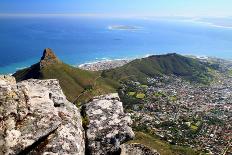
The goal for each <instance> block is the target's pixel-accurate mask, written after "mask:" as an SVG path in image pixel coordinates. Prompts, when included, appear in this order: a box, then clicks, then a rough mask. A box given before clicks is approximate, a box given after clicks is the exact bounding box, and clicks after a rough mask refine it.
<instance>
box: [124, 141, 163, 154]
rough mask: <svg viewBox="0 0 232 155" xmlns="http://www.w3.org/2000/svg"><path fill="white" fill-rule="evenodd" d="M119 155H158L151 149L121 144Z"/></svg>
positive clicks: (143, 146)
mask: <svg viewBox="0 0 232 155" xmlns="http://www.w3.org/2000/svg"><path fill="white" fill-rule="evenodd" d="M121 155H160V154H159V153H158V152H157V151H156V150H152V149H151V148H149V147H147V146H145V145H142V144H138V143H132V144H123V145H121Z"/></svg>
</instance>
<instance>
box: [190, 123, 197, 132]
mask: <svg viewBox="0 0 232 155" xmlns="http://www.w3.org/2000/svg"><path fill="white" fill-rule="evenodd" d="M190 128H191V129H192V130H193V131H197V129H198V127H197V126H196V125H194V124H191V126H190Z"/></svg>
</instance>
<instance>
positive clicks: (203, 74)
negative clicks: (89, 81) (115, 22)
mask: <svg viewBox="0 0 232 155" xmlns="http://www.w3.org/2000/svg"><path fill="white" fill-rule="evenodd" d="M209 68H212V67H211V66H210V65H208V64H207V63H204V62H201V61H198V60H197V59H193V58H188V57H184V56H181V55H179V54H175V53H172V54H166V55H154V56H150V57H147V58H142V59H136V60H134V61H132V62H130V63H128V64H126V65H124V66H122V67H119V68H115V69H111V70H107V71H104V72H103V73H102V76H103V77H107V78H110V79H115V80H125V79H131V80H135V81H139V82H142V83H146V78H147V77H154V76H161V75H171V74H172V75H176V76H180V77H183V78H184V79H186V80H189V81H191V82H199V83H203V84H208V83H209V82H210V80H211V78H212V76H211V75H210V73H209V71H208V69H209Z"/></svg>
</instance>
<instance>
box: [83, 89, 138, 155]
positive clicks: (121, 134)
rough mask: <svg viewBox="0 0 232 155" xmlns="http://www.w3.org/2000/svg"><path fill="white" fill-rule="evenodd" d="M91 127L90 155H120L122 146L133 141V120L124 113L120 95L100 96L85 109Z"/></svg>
mask: <svg viewBox="0 0 232 155" xmlns="http://www.w3.org/2000/svg"><path fill="white" fill-rule="evenodd" d="M84 109H85V112H86V116H87V117H88V119H89V125H88V126H87V131H86V138H87V139H86V144H87V145H86V147H87V148H86V149H87V153H88V154H92V155H107V154H120V152H121V149H120V144H122V143H124V142H126V141H128V140H130V139H132V138H133V137H134V133H133V131H132V129H131V128H130V127H129V125H131V123H132V121H131V118H130V117H129V116H128V115H126V114H125V113H124V112H123V106H122V102H120V101H119V97H118V94H109V95H104V96H99V97H96V98H94V99H93V101H92V102H89V103H88V104H86V106H85V107H84Z"/></svg>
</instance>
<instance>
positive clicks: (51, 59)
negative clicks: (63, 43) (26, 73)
mask: <svg viewBox="0 0 232 155" xmlns="http://www.w3.org/2000/svg"><path fill="white" fill-rule="evenodd" d="M56 63H60V60H59V59H58V58H57V57H56V55H55V54H54V52H53V51H52V49H50V48H45V49H44V52H43V56H42V57H41V59H40V68H43V67H45V66H48V65H51V64H56Z"/></svg>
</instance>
